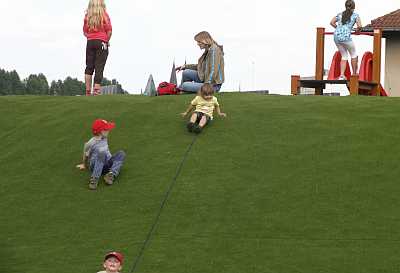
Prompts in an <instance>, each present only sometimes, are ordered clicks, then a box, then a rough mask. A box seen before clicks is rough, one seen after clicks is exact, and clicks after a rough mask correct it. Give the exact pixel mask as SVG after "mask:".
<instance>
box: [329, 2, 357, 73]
mask: <svg viewBox="0 0 400 273" xmlns="http://www.w3.org/2000/svg"><path fill="white" fill-rule="evenodd" d="M345 7H346V10H345V11H343V12H341V13H339V14H338V15H336V16H335V17H334V18H333V19H332V20H331V26H333V27H334V28H335V33H334V40H335V44H336V46H337V47H338V49H339V52H340V54H341V55H342V61H341V62H340V77H339V79H340V80H346V77H345V76H344V73H345V70H346V66H347V60H348V53H350V56H351V67H352V70H353V75H354V74H357V73H358V72H357V71H358V56H357V52H356V47H355V45H354V42H353V39H352V38H351V31H352V30H353V27H354V25H355V24H357V31H359V30H361V28H362V24H361V19H360V16H359V15H358V14H357V13H355V12H354V10H355V8H356V4H355V2H354V1H353V0H347V1H346V3H345Z"/></svg>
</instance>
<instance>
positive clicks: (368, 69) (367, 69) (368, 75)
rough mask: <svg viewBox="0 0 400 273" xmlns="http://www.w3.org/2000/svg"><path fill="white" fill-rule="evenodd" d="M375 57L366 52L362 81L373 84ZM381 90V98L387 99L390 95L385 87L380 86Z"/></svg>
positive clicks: (362, 64) (361, 67)
mask: <svg viewBox="0 0 400 273" xmlns="http://www.w3.org/2000/svg"><path fill="white" fill-rule="evenodd" d="M373 59H374V55H373V54H372V52H369V51H367V52H365V53H364V56H363V58H362V60H361V65H360V81H366V82H371V81H372V65H373ZM379 89H380V90H381V96H383V97H387V96H388V94H387V93H386V91H385V89H383V86H382V85H381V84H379Z"/></svg>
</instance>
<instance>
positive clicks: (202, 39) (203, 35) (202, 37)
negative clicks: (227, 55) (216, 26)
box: [194, 31, 224, 51]
mask: <svg viewBox="0 0 400 273" xmlns="http://www.w3.org/2000/svg"><path fill="white" fill-rule="evenodd" d="M194 40H195V41H196V42H199V43H203V44H205V45H207V46H209V47H210V46H212V45H217V46H219V47H220V48H221V50H222V51H224V49H223V46H222V45H219V44H218V43H217V42H216V41H215V40H214V39H213V38H212V37H211V35H210V33H208V32H207V31H202V32H199V33H198V34H196V36H194Z"/></svg>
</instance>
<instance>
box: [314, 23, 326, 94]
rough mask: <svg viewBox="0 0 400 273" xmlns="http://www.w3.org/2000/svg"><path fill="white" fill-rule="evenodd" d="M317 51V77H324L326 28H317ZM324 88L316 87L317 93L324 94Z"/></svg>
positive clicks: (317, 78)
mask: <svg viewBox="0 0 400 273" xmlns="http://www.w3.org/2000/svg"><path fill="white" fill-rule="evenodd" d="M316 46H317V51H316V62H315V79H316V80H318V81H322V80H323V79H324V58H325V56H324V55H325V28H317V43H316ZM322 93H323V89H322V88H315V95H322Z"/></svg>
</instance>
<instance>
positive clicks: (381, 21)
mask: <svg viewBox="0 0 400 273" xmlns="http://www.w3.org/2000/svg"><path fill="white" fill-rule="evenodd" d="M374 28H375V29H376V28H380V29H382V30H383V31H400V9H398V10H396V11H393V12H391V13H389V14H386V15H384V16H381V17H378V18H376V19H374V20H372V21H371V24H369V25H367V26H366V27H365V28H364V29H370V30H372V29H374Z"/></svg>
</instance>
